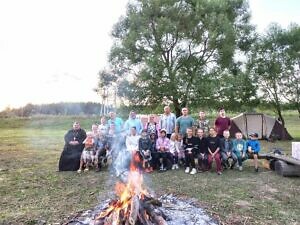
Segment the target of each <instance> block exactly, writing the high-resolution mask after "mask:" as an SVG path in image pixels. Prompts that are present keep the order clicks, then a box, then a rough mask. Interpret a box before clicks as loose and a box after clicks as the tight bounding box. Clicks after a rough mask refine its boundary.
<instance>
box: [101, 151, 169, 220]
mask: <svg viewBox="0 0 300 225" xmlns="http://www.w3.org/2000/svg"><path fill="white" fill-rule="evenodd" d="M139 163H140V161H139V157H138V156H137V155H134V157H133V159H132V161H131V163H130V171H129V174H128V177H127V182H126V183H123V182H117V184H116V187H115V192H116V194H117V196H118V199H116V200H112V201H111V202H110V203H109V206H108V207H107V208H106V209H104V210H103V211H102V212H101V213H100V214H99V215H98V216H97V218H96V221H97V224H99V225H139V224H141V225H148V224H149V225H150V224H151V225H152V224H155V225H164V224H167V222H166V220H167V216H166V215H165V214H164V213H163V211H162V210H160V209H159V207H160V206H162V203H161V202H160V201H159V200H158V199H155V198H154V197H152V196H151V195H150V194H149V193H148V191H147V189H146V187H144V183H143V174H142V172H141V171H140V170H139V168H138V165H139Z"/></svg>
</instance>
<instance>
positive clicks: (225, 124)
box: [215, 108, 231, 138]
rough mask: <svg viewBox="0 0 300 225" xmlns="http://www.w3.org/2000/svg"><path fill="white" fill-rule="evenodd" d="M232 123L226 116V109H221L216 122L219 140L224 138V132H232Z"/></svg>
mask: <svg viewBox="0 0 300 225" xmlns="http://www.w3.org/2000/svg"><path fill="white" fill-rule="evenodd" d="M230 125H231V121H230V118H229V117H227V116H226V113H225V109H224V108H220V109H219V116H218V118H217V119H216V120H215V128H216V131H217V134H218V136H219V138H223V131H224V130H230Z"/></svg>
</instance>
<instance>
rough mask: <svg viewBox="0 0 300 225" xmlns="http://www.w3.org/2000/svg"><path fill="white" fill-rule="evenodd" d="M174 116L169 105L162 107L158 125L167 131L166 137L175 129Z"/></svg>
mask: <svg viewBox="0 0 300 225" xmlns="http://www.w3.org/2000/svg"><path fill="white" fill-rule="evenodd" d="M175 126H176V116H175V114H174V113H172V112H171V108H170V106H165V107H164V114H162V115H161V116H160V120H159V127H160V128H161V129H165V130H166V132H167V138H170V137H171V134H172V133H173V132H174V131H175Z"/></svg>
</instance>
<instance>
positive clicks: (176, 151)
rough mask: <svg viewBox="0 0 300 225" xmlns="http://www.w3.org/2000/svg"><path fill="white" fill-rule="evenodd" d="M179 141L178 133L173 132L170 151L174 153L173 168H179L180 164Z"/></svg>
mask: <svg viewBox="0 0 300 225" xmlns="http://www.w3.org/2000/svg"><path fill="white" fill-rule="evenodd" d="M176 142H177V135H176V134H175V133H173V134H171V138H170V145H169V146H170V153H171V154H172V159H173V161H172V164H173V165H172V170H175V169H179V166H178V155H179V145H178V144H177V143H176Z"/></svg>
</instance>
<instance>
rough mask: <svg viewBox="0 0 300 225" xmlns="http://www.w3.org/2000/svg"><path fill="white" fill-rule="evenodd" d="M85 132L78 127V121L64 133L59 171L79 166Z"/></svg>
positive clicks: (74, 168)
mask: <svg viewBox="0 0 300 225" xmlns="http://www.w3.org/2000/svg"><path fill="white" fill-rule="evenodd" d="M85 138H86V133H85V131H84V130H83V129H81V128H80V124H79V122H74V123H73V128H72V129H71V130H69V131H68V132H67V133H66V134H65V146H64V149H63V151H62V153H61V156H60V159H59V166H58V167H59V171H76V170H78V168H79V164H80V156H81V153H82V150H83V148H84V144H83V143H82V142H83V141H84V140H85Z"/></svg>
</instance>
